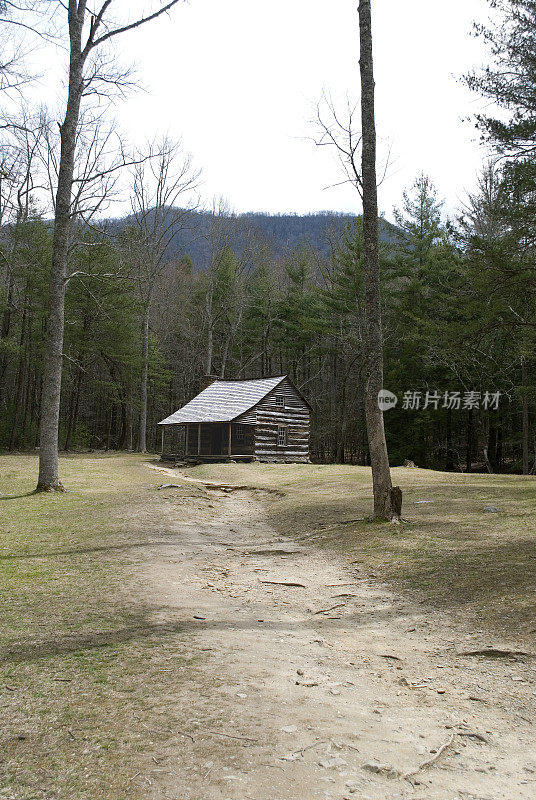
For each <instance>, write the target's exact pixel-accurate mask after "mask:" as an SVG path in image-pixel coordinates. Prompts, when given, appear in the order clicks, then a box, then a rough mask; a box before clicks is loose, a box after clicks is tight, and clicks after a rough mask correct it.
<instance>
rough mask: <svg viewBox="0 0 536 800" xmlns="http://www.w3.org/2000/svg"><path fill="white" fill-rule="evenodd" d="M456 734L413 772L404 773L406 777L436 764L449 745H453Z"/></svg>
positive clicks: (407, 778)
mask: <svg viewBox="0 0 536 800" xmlns="http://www.w3.org/2000/svg"><path fill="white" fill-rule="evenodd" d="M454 736H455V734H452V736H451V737H450V739H449V740H448V742H445V743H444V744H442V745H441V747H440V748H439V750H438V751H437V753H435V754H434V755H433V756H432V758H429V759H427V760H426V761H423V763H422V764H421V765H420V766H418V767H417V769H414V770H412V772H406V774H405V775H404V778H405V779H406V780H409V779H410V778H411V777H413V775H417V774H418V773H419V772H420V771H421V770H423V769H428V767H431V766H432V765H433V764H435V762H436V761H437V760H438V758H440V757H441V756H442V755H443V753H444V752H445V750H447V749H448V748H449V747H451V745H452V743H453V741H454Z"/></svg>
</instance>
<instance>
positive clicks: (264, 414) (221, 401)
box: [158, 375, 311, 463]
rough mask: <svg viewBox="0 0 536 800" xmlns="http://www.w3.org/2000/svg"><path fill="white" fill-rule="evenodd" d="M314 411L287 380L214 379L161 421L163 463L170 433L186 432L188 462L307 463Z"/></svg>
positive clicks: (184, 443)
mask: <svg viewBox="0 0 536 800" xmlns="http://www.w3.org/2000/svg"><path fill="white" fill-rule="evenodd" d="M310 416H311V406H310V405H309V403H308V402H307V400H306V399H305V398H304V397H303V395H302V394H301V392H300V391H299V390H298V389H297V388H296V386H294V384H293V383H292V381H291V380H290V379H289V378H288V377H287V376H286V375H282V376H279V377H276V378H263V379H261V380H247V381H240V380H235V381H227V380H219V379H214V378H212V379H210V381H209V385H207V386H206V388H204V389H203V391H201V392H200V393H199V394H198V395H196V397H194V398H193V399H192V400H190V402H189V403H186V405H185V406H183V407H182V408H179V410H178V411H175V413H174V414H171V415H170V416H169V417H166V419H163V420H162V421H161V422H159V423H158V424H159V426H160V427H161V430H162V458H163V459H165V458H166V432H168V431H170V429H171V430H177V428H180V429H181V430H182V431H183V436H182V437H181V438H182V447H181V451H182V452H181V453H180V454H178V455H176V456H171V455H170V456H168V457H169V458H173V457H180V458H184V459H185V460H186V461H194V462H202V461H225V460H227V459H233V460H235V461H268V462H282V463H294V462H308V461H309V422H310Z"/></svg>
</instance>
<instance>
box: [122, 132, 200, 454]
mask: <svg viewBox="0 0 536 800" xmlns="http://www.w3.org/2000/svg"><path fill="white" fill-rule="evenodd" d="M198 178H199V172H197V171H196V170H195V169H194V168H193V167H192V163H191V158H190V156H188V155H184V154H183V153H182V152H181V148H180V145H179V144H177V143H176V142H172V141H171V140H169V139H164V140H163V141H161V142H159V143H157V144H151V145H150V146H149V148H148V152H147V154H145V155H144V154H141V153H140V155H139V157H138V159H137V161H136V164H135V165H134V168H133V182H132V195H131V198H132V199H131V202H132V216H133V222H134V226H133V230H131V231H130V235H128V236H127V237H126V241H125V243H126V245H127V248H126V250H124V257H125V259H126V261H127V268H128V269H129V270H130V271H131V272H132V271H133V272H134V274H135V277H136V280H137V283H138V290H139V296H140V300H141V306H142V312H143V322H142V337H141V341H142V374H141V381H140V423H139V435H138V449H139V450H140V451H141V452H142V453H145V452H146V450H147V380H148V371H149V323H150V316H151V306H152V301H153V296H154V291H155V288H156V285H157V283H158V280H159V278H160V277H161V276H162V274H163V272H164V270H165V268H166V266H167V264H168V263H169V259H170V256H169V252H170V246H171V244H172V242H173V240H174V239H175V237H176V236H177V235H178V234H179V233H180V232H181V231H182V230H184V229H185V227H186V226H187V224H188V220H189V218H190V212H191V211H193V209H194V208H195V207H196V203H195V201H194V200H193V197H192V192H193V191H194V190H195V188H196V184H197V180H198ZM179 202H180V207H179V205H178V204H179Z"/></svg>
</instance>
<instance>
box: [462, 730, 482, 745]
mask: <svg viewBox="0 0 536 800" xmlns="http://www.w3.org/2000/svg"><path fill="white" fill-rule="evenodd" d="M457 735H458V736H468V737H469V738H470V739H477V740H478V741H479V742H484V744H487V743H488V740H487V739H486V737H485V736H482V734H481V733H471V732H470V731H458V733H457Z"/></svg>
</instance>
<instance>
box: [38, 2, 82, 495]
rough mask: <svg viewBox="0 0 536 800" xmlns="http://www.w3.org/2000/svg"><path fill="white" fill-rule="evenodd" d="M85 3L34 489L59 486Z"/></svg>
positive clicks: (76, 21) (74, 53)
mask: <svg viewBox="0 0 536 800" xmlns="http://www.w3.org/2000/svg"><path fill="white" fill-rule="evenodd" d="M85 10H86V8H85V2H82V0H81V2H79V4H78V6H77V4H76V3H75V2H73V1H72V0H70V2H69V39H70V63H69V93H68V98H67V110H66V112H65V119H64V121H63V124H62V125H61V126H60V135H61V150H60V165H59V173H58V188H57V191H56V209H55V218H54V238H53V242H52V267H51V270H50V284H49V296H48V321H47V332H46V342H45V357H44V365H43V392H42V396H41V428H40V439H39V478H38V481H37V491H55V490H60V491H61V490H63V486H62V483H61V481H60V478H59V465H58V429H59V419H60V398H61V370H62V358H63V333H64V325H65V322H64V315H65V279H66V276H67V256H68V251H69V233H70V227H71V194H72V187H73V176H74V158H75V151H76V130H77V126H78V120H79V117H80V104H81V101H82V94H83V91H84V84H83V74H82V73H83V67H84V57H83V54H82V28H83V25H84V17H85Z"/></svg>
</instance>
